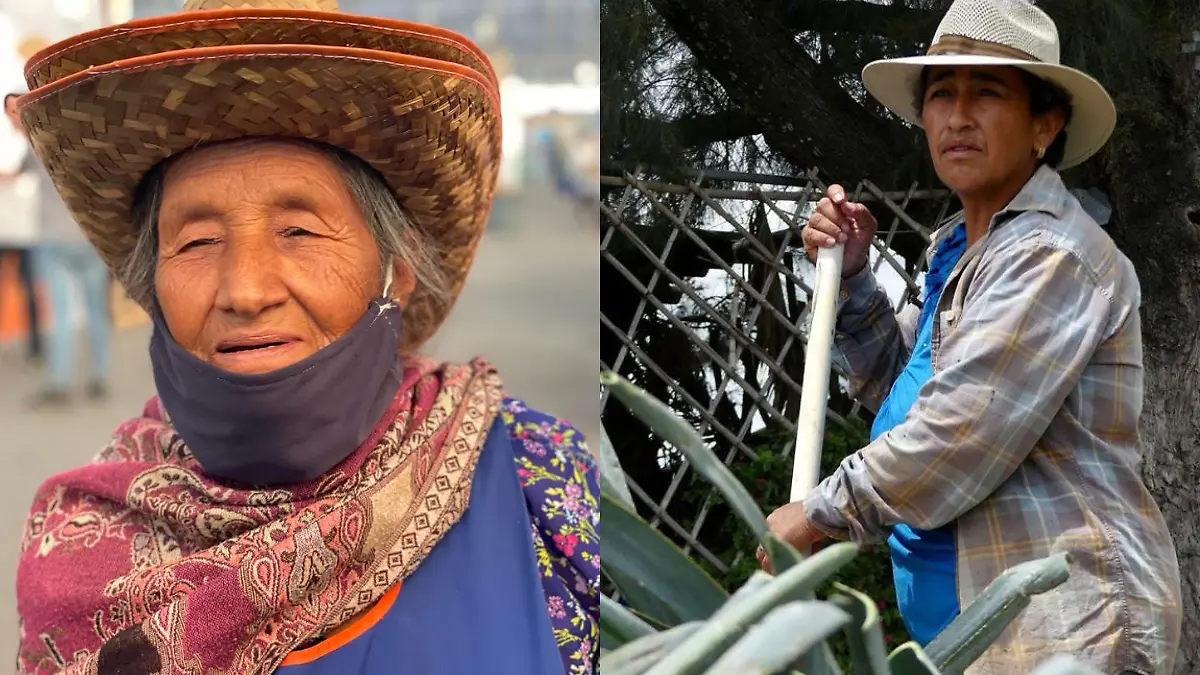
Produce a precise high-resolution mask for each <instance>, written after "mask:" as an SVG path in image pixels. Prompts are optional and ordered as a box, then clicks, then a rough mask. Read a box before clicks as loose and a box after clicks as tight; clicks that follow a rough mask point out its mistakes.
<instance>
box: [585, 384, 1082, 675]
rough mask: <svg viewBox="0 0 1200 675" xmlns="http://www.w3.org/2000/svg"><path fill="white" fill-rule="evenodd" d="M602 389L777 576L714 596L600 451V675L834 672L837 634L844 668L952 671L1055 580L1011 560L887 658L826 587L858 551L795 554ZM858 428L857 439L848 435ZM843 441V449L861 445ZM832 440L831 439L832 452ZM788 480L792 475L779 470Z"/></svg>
mask: <svg viewBox="0 0 1200 675" xmlns="http://www.w3.org/2000/svg"><path fill="white" fill-rule="evenodd" d="M601 382H602V383H603V384H604V385H606V386H607V387H609V390H610V392H611V393H612V394H614V395H615V396H616V398H618V399H619V400H620V401H621V402H622V403H624V404H625V405H626V407H628V408H629V410H630V411H631V412H632V413H633V414H634V415H635V416H636V417H637V418H638V419H640V420H641V421H643V422H644V423H646V425H647V426H648V427H650V429H651V430H652V431H654V433H656V434H657V435H659V436H661V437H663V438H665V439H668V440H669V441H670V442H671V444H672V445H673V447H674V448H675V449H676V450H678V451H680V452H682V453H683V454H684V455H685V456H686V457H687V458H688V460H689V461H690V462H691V463H692V465H693V466H694V467H695V469H696V472H697V473H698V474H700V475H702V476H705V477H706V478H707V480H709V481H710V484H711V485H712V486H713V487H715V488H716V489H718V490H719V491H720V492H721V495H722V497H723V499H724V500H725V501H726V502H728V503H730V504H733V505H735V508H732V509H731V510H730V513H731V514H736V515H737V516H738V518H740V519H741V520H742V521H743V525H744V532H747V533H751V534H752V537H753V541H757V542H758V544H761V545H762V546H763V548H764V549H765V550H766V551H767V555H768V556H769V557H770V559H771V562H772V566H773V567H774V568H775V569H776V570H777V574H776V576H770V575H767V574H765V573H763V572H761V571H755V572H753V573H752V574H750V575H749V576H748V578H747V579H746V580H745V582H744V583H742V584H741V585H740V586H739V587H738V588H737V590H736V591H735V592H734V593H733V594H732V595H731V596H729V597H728V598H724V597H723V595H724V590H723V589H721V588H720V586H718V585H717V584H716V582H715V581H714V580H713V579H712V578H711V577H710V576H709V575H708V574H706V573H705V572H704V570H703V569H702V568H701V567H700V566H699V565H697V564H696V563H695V562H693V561H691V560H689V559H688V558H687V557H686V556H684V555H683V554H682V552H681V551H678V550H674V551H673V550H671V548H673V544H671V543H670V541H669V540H668V539H667V538H666V537H664V536H663V535H661V534H660V533H658V532H657V531H655V530H654V529H653V528H652V527H650V525H649V524H648V523H646V522H645V521H644V520H642V519H641V518H640V517H639V516H638V515H637V514H635V513H634V512H633V511H632V510H630V509H629V508H628V507H627V506H626V503H625V502H624V498H625V497H626V495H627V492H626V491H625V490H623V489H622V488H621V486H620V483H622V482H624V474H623V472H622V470H621V467H620V465H619V464H618V463H617V462H616V461H615V460H616V457H617V455H616V453H615V452H604V453H602V454H601V456H600V461H601V472H602V473H605V474H607V475H608V478H606V479H605V481H604V482H603V483H602V484H601V496H600V505H601V507H600V508H601V518H603V519H604V521H605V525H604V528H603V529H602V534H601V536H602V543H601V546H602V547H603V549H604V551H605V562H604V567H603V572H604V574H605V575H606V576H607V578H608V580H609V581H610V582H612V583H614V584H615V586H616V589H617V591H618V592H619V593H620V594H621V595H622V596H623V598H622V602H620V603H619V602H617V601H615V600H614V599H613V598H610V597H605V598H604V599H603V600H602V602H601V610H600V615H601V621H600V631H601V637H600V643H601V656H600V670H601V672H602V673H604V675H780V674H782V675H789V674H791V673H796V672H802V673H805V674H806V675H840V673H841V672H842V670H841V668H840V667H839V665H838V660H837V659H836V658H835V656H834V654H833V653H832V651H831V649H830V647H829V642H830V640H831V639H832V638H833V637H834V635H835V634H838V633H841V634H842V635H844V636H845V643H844V649H845V654H846V659H845V661H844V662H845V663H846V664H847V666H848V668H849V669H850V670H851V672H853V673H855V675H908V674H910V673H912V674H920V675H925V674H929V675H939V674H940V673H961V672H962V671H963V670H964V669H965V668H966V667H967V666H969V665H970V664H971V663H972V662H974V661H975V660H976V659H977V658H978V657H979V656H980V655H981V654H983V652H984V651H985V650H986V649H987V647H988V646H989V645H990V644H991V642H992V641H993V640H995V639H996V637H998V636H999V635H1000V633H1001V632H1002V631H1003V630H1004V627H1005V626H1007V625H1008V624H1009V623H1010V622H1011V621H1012V619H1013V618H1015V617H1016V616H1017V614H1018V613H1020V611H1021V610H1023V609H1024V608H1025V606H1027V605H1028V603H1029V598H1030V597H1031V596H1033V595H1036V594H1038V593H1044V592H1046V591H1047V590H1050V589H1051V588H1054V587H1056V586H1058V585H1060V584H1062V583H1063V582H1064V581H1066V579H1067V574H1068V566H1067V563H1068V560H1067V557H1066V556H1065V555H1058V556H1054V557H1051V558H1047V559H1044V560H1035V561H1031V562H1028V563H1025V564H1023V565H1018V566H1017V567H1014V568H1012V569H1010V570H1008V571H1007V572H1005V573H1004V574H1003V575H1001V577H1000V578H999V579H997V580H996V581H995V582H993V583H992V584H991V585H989V586H988V588H987V589H985V590H984V592H983V594H982V595H981V597H980V598H978V600H977V601H976V602H974V603H972V604H971V605H970V606H968V607H967V608H966V609H965V610H964V611H963V613H962V615H961V616H960V617H959V618H958V619H956V620H955V621H954V622H952V623H951V624H950V626H948V627H947V628H946V630H945V631H944V632H943V633H942V634H941V635H939V636H938V637H937V639H935V640H934V642H933V643H932V644H930V646H929V649H928V650H923V649H922V648H921V647H919V646H918V645H916V644H915V643H913V642H905V643H904V644H903V645H901V646H900V647H898V648H897V649H895V650H894V651H892V652H891V653H890V654H888V653H887V651H886V650H887V647H886V638H885V634H884V629H883V626H882V623H881V621H880V615H879V607H877V605H876V603H875V601H873V600H872V599H871V598H870V597H868V596H867V595H866V594H864V593H862V592H860V591H856V590H853V589H851V588H848V587H846V586H840V585H834V586H833V587H832V589H831V590H832V591H833V592H832V593H828V594H825V595H826V597H825V599H820V595H821V594H820V591H821V590H823V589H824V588H825V587H826V584H827V583H828V582H829V581H830V580H831V579H832V578H833V577H834V576H844V575H845V572H846V571H847V569H848V566H849V565H850V564H852V562H853V561H854V560H855V559H856V558H858V552H859V551H858V547H857V546H856V545H854V544H850V543H838V544H834V545H833V546H830V547H828V548H825V549H823V550H821V551H820V552H818V553H815V554H813V555H811V556H809V557H807V558H805V557H803V556H801V555H800V554H799V552H797V551H796V550H795V549H793V548H792V547H791V546H789V545H788V544H786V543H784V542H782V541H780V540H779V539H778V538H776V537H775V536H774V535H772V534H771V533H770V532H769V530H768V528H767V526H766V522H765V519H764V517H763V515H762V513H761V511H760V510H759V509H758V507H757V506H756V505H755V504H754V503H753V502H752V501H751V500H752V495H751V494H750V492H749V491H748V490H747V489H746V487H745V484H744V483H741V482H740V481H739V480H738V478H737V476H736V475H735V474H734V473H733V472H730V471H729V470H728V469H727V468H726V467H725V466H724V464H722V462H721V461H720V459H719V458H718V457H717V456H716V454H714V453H713V452H712V450H711V449H710V448H708V446H707V445H705V443H704V442H703V439H702V438H701V437H700V435H699V434H697V433H696V431H695V430H694V429H692V428H691V427H690V426H688V424H687V422H685V421H684V420H683V419H682V418H680V417H679V416H677V415H675V414H673V413H672V412H671V411H670V409H669V408H668V407H667V406H666V405H664V404H663V403H661V402H659V401H657V400H655V399H654V398H652V397H650V396H649V395H647V394H646V393H645V392H644V391H641V390H639V389H637V388H636V387H634V386H633V385H632V384H630V383H629V382H628V381H626V380H624V379H622V378H620V377H618V376H616V375H614V374H612V373H604V374H602V376H601ZM859 432H861V430H859ZM854 433H856V432H855V431H854V430H851V431H850V432H849V435H848V437H847V438H846V439H845V442H846V443H854V442H858V441H859V440H860V439H858V438H856V437H855V436H854V435H853V434H854ZM832 445H833V441H832V440H831V441H830V446H831V451H832ZM769 456H770V454H769V453H762V456H761V457H760V460H759V461H765V462H767V464H766V466H765V467H763V468H765V469H768V470H770V471H771V474H770V475H771V476H774V475H775V472H777V471H778V470H779V468H780V467H779V466H778V465H777V464H772V463H770V460H769V459H765V460H764V459H763V458H764V457H768V458H769ZM785 473H790V472H785ZM1067 674H1070V675H1076V674H1078V675H1094V673H1093V671H1091V670H1090V669H1088V668H1086V667H1083V666H1080V665H1078V664H1076V663H1074V662H1073V661H1070V660H1054V661H1053V662H1050V663H1047V664H1045V665H1044V666H1043V667H1042V668H1039V669H1038V671H1037V672H1036V674H1035V675H1067Z"/></svg>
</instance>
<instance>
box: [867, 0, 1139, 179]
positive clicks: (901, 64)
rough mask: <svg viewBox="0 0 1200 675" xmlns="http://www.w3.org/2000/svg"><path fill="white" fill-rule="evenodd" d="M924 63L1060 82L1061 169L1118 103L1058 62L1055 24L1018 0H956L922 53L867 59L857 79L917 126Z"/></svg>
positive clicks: (1105, 130) (1075, 159)
mask: <svg viewBox="0 0 1200 675" xmlns="http://www.w3.org/2000/svg"><path fill="white" fill-rule="evenodd" d="M929 66H1013V67H1016V68H1021V69H1022V70H1026V71H1028V72H1029V73H1031V74H1033V75H1036V76H1038V77H1040V78H1042V79H1043V80H1046V81H1048V82H1051V83H1053V84H1055V85H1057V86H1058V87H1060V88H1062V89H1063V90H1064V91H1065V92H1067V94H1068V95H1069V96H1070V97H1071V105H1072V109H1073V110H1072V117H1071V121H1070V123H1068V124H1067V127H1066V132H1067V145H1066V150H1065V152H1064V154H1063V161H1062V163H1061V164H1060V165H1059V168H1060V169H1067V168H1070V167H1072V166H1076V165H1078V164H1081V163H1083V162H1084V161H1085V160H1086V159H1088V158H1089V157H1091V156H1092V155H1094V154H1096V152H1098V151H1099V150H1100V148H1102V147H1103V146H1104V144H1105V143H1106V142H1107V141H1108V138H1109V136H1111V135H1112V132H1113V128H1114V127H1116V123H1117V109H1116V107H1115V106H1114V105H1113V102H1112V98H1110V97H1109V95H1108V92H1107V91H1105V90H1104V87H1103V86H1102V85H1101V84H1100V83H1099V82H1097V81H1096V80H1095V79H1093V78H1092V77H1090V76H1089V75H1087V74H1085V73H1083V72H1080V71H1078V70H1075V69H1074V68H1069V67H1067V66H1064V65H1062V64H1061V63H1059V41H1058V28H1057V27H1055V25H1054V20H1053V19H1051V18H1050V17H1049V16H1047V15H1046V13H1045V12H1043V11H1042V10H1040V9H1038V8H1037V7H1034V6H1033V5H1032V4H1030V3H1028V2H1025V0H955V2H954V3H953V4H951V5H950V9H949V10H947V11H946V16H945V17H944V18H943V19H942V22H941V24H940V25H938V28H937V32H936V33H935V34H934V36H933V42H932V43H931V44H930V46H929V50H928V51H927V52H926V54H925V56H913V57H908V58H902V59H887V60H883V61H875V62H872V63H869V64H867V66H866V68H864V69H863V73H862V79H863V85H864V86H865V87H866V88H867V91H869V92H870V93H871V95H872V96H874V97H875V98H876V100H878V101H879V102H880V103H882V104H883V105H884V106H886V107H887V108H888V109H889V110H891V111H892V112H893V113H895V114H896V115H897V116H899V117H900V118H901V119H904V120H906V121H908V122H911V123H912V124H915V125H917V126H920V125H921V116H920V115H919V114H918V113H917V107H916V101H915V100H914V99H915V98H916V96H917V95H918V93H917V87H918V86H919V85H920V77H921V70H922V69H924V68H926V67H929Z"/></svg>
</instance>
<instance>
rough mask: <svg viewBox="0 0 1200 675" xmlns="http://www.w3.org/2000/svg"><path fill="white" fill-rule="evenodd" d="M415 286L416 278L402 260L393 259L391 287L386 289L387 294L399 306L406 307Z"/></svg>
mask: <svg viewBox="0 0 1200 675" xmlns="http://www.w3.org/2000/svg"><path fill="white" fill-rule="evenodd" d="M416 287H417V279H416V277H415V276H414V275H413V272H412V270H411V269H410V268H409V267H408V265H405V264H404V261H403V260H401V259H399V258H395V259H393V261H392V287H391V289H390V290H389V291H388V295H389V296H390V297H391V298H392V299H393V300H395V301H396V302H398V303H400V306H401V307H407V306H408V301H409V300H410V299H411V298H412V294H413V291H414V290H415V289H416Z"/></svg>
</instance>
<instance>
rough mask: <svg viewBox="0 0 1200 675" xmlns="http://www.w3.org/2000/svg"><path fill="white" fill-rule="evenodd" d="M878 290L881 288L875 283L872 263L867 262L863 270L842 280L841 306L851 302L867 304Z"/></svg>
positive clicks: (839, 296)
mask: <svg viewBox="0 0 1200 675" xmlns="http://www.w3.org/2000/svg"><path fill="white" fill-rule="evenodd" d="M877 288H879V284H877V283H876V281H875V273H874V272H872V271H871V262H870V261H867V263H866V264H865V265H863V266H862V269H861V270H859V271H857V272H855V273H854V274H853V275H852V276H849V277H846V278H845V279H842V290H841V292H840V293H839V294H838V302H839V304H840V303H845V302H849V301H858V302H860V303H861V302H865V301H866V300H868V299H869V298H870V297H871V294H872V293H874V292H875V290H876V289H877Z"/></svg>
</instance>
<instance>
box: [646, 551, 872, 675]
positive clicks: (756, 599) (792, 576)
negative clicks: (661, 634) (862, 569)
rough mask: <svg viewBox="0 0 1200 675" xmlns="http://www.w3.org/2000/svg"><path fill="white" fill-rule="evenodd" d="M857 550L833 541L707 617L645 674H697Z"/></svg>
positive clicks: (801, 596)
mask: <svg viewBox="0 0 1200 675" xmlns="http://www.w3.org/2000/svg"><path fill="white" fill-rule="evenodd" d="M857 554H858V547H857V546H855V545H854V544H850V543H840V544H834V545H833V546H830V547H829V548H826V549H825V550H823V551H821V552H820V553H818V554H816V555H814V556H811V557H809V558H806V559H805V560H804V561H803V562H801V563H800V564H799V565H796V566H795V567H792V568H791V569H789V570H788V571H786V572H784V573H783V574H780V575H779V576H777V577H775V578H774V579H772V580H771V581H770V582H768V583H767V584H766V585H764V586H763V587H762V588H760V589H759V590H758V591H757V592H756V593H754V594H752V595H751V596H750V597H749V598H747V599H746V601H745V602H743V603H742V604H741V605H740V606H739V607H737V608H735V609H733V610H731V611H730V612H728V613H726V614H724V615H723V616H722V617H721V619H720V620H715V619H714V620H710V621H708V622H706V623H705V624H704V626H703V627H702V628H701V629H700V630H698V631H696V632H695V633H694V634H693V635H692V636H691V637H690V638H688V639H687V640H685V641H684V643H683V644H681V645H679V647H678V648H677V649H675V650H674V651H672V652H671V653H670V654H668V655H667V657H666V658H664V659H663V660H662V661H659V662H658V664H656V665H655V666H654V668H652V669H651V670H650V671H649V672H648V673H647V675H699V674H700V673H702V672H704V669H705V668H708V667H709V666H711V665H712V664H713V662H715V661H716V660H717V658H719V657H720V656H721V654H722V653H724V652H725V650H726V649H728V648H729V646H730V645H732V644H733V643H735V642H737V640H738V638H740V637H741V636H742V635H743V634H744V633H745V632H746V631H747V630H749V629H750V627H751V626H752V625H754V624H755V623H757V622H758V621H759V619H761V618H762V617H764V616H766V614H767V613H768V612H770V611H771V610H773V609H775V608H776V607H778V606H780V605H783V604H787V603H789V602H794V601H796V600H800V599H803V598H804V597H805V596H807V595H809V594H811V593H812V592H813V590H814V589H816V588H817V586H819V585H820V584H822V583H823V582H824V581H825V580H826V579H828V578H829V577H831V576H833V575H834V574H835V573H837V571H838V570H839V569H841V568H842V567H843V566H845V564H846V563H847V562H849V561H850V560H852V559H853V558H854V556H855V555H857Z"/></svg>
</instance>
